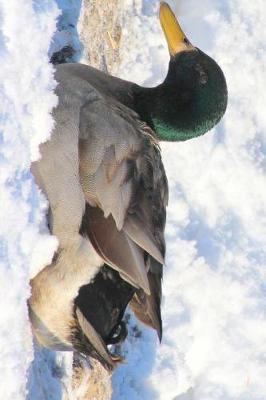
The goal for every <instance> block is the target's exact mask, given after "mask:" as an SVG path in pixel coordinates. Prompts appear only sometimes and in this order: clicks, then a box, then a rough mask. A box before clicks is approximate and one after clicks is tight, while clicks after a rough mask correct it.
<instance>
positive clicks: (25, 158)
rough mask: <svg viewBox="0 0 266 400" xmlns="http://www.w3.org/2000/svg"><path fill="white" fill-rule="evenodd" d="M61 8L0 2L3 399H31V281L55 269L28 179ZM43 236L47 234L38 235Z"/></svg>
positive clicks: (45, 133) (49, 103) (46, 102)
mask: <svg viewBox="0 0 266 400" xmlns="http://www.w3.org/2000/svg"><path fill="white" fill-rule="evenodd" d="M57 14H58V10H57V8H56V7H55V4H54V3H51V2H48V1H47V2H46V1H39V2H38V1H36V2H34V4H33V3H32V1H31V0H24V1H23V3H21V1H19V0H8V1H6V0H0V22H1V24H0V27H1V31H0V63H1V68H0V104H1V108H0V170H1V174H0V204H1V207H0V304H1V312H0V351H1V363H0V377H1V379H0V399H3V400H21V399H24V398H25V396H26V373H27V369H28V366H29V364H30V361H31V359H32V355H33V353H32V339H31V332H30V325H29V323H28V312H27V302H26V301H27V298H28V297H29V294H30V289H29V278H30V277H31V276H33V275H34V274H35V273H36V272H37V271H38V269H39V268H41V267H43V266H44V265H45V263H47V262H49V261H50V259H51V257H52V255H53V251H54V249H55V248H56V240H55V238H52V237H50V235H48V233H47V232H45V228H44V224H43V218H44V214H45V209H46V201H45V200H44V198H43V197H42V196H41V195H40V193H39V190H38V189H37V188H36V186H35V184H34V182H33V179H32V177H31V175H30V172H29V167H30V162H31V161H32V160H35V159H36V158H37V157H38V154H39V150H38V144H39V143H40V142H43V141H45V140H46V139H47V138H48V137H49V133H50V131H51V128H52V125H53V121H52V118H51V116H50V111H51V109H52V107H53V106H54V105H55V104H56V97H55V95H54V94H53V93H52V90H53V88H54V87H55V82H54V80H53V72H52V68H51V65H48V57H47V51H48V48H49V45H50V41H51V37H52V34H53V32H54V30H55V19H56V16H57ZM40 228H41V229H42V230H43V232H41V231H39V229H40Z"/></svg>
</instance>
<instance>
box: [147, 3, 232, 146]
mask: <svg viewBox="0 0 266 400" xmlns="http://www.w3.org/2000/svg"><path fill="white" fill-rule="evenodd" d="M160 21H161V25H162V28H163V31H164V34H165V36H166V40H167V43H168V47H169V52H170V62H169V69H168V73H167V76H166V79H165V81H164V82H163V83H162V84H161V85H159V86H157V87H156V88H153V89H151V91H152V92H151V94H152V96H149V105H148V106H147V108H146V111H147V113H148V115H149V116H148V118H149V122H150V123H151V124H152V126H153V128H154V130H155V132H156V135H157V136H158V138H159V139H160V140H164V141H180V140H187V139H191V138H193V137H196V136H200V135H203V134H204V133H206V132H207V131H209V130H210V129H211V128H213V127H214V126H215V125H216V124H217V123H218V122H219V121H220V119H221V118H222V116H223V115H224V113H225V110H226V106H227V87H226V81H225V77H224V74H223V72H222V70H221V68H220V67H219V66H218V64H217V63H216V62H215V61H214V60H213V59H212V58H210V57H209V56H207V54H205V53H203V52H202V51H201V50H199V49H197V48H196V47H194V46H193V45H192V44H191V43H190V42H189V40H188V39H187V38H186V36H185V34H184V33H183V31H182V29H181V28H180V25H179V24H178V22H177V20H176V18H175V16H174V14H173V12H172V11H171V9H170V7H169V6H168V5H167V4H166V3H164V2H163V3H161V5H160ZM147 100H148V99H147V98H146V101H147Z"/></svg>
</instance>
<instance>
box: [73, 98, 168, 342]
mask: <svg viewBox="0 0 266 400" xmlns="http://www.w3.org/2000/svg"><path fill="white" fill-rule="evenodd" d="M79 155H80V180H81V185H82V188H83V191H84V194H85V199H86V202H87V204H88V207H87V208H86V212H85V216H84V218H83V226H82V227H81V232H82V233H83V234H87V235H88V236H89V238H90V240H91V242H92V244H93V246H94V247H95V249H96V250H97V252H98V253H99V254H100V255H101V257H102V258H103V259H104V260H105V262H106V264H108V265H109V266H111V267H112V268H114V269H116V270H117V271H118V272H119V273H120V275H121V277H122V278H123V279H124V280H126V281H127V282H129V283H130V284H131V285H133V286H135V287H136V288H137V289H138V290H137V293H136V295H135V297H134V300H133V305H132V307H133V309H134V302H138V304H139V305H140V306H139V308H138V311H135V312H136V315H137V317H139V319H140V320H142V321H144V322H146V323H149V324H150V325H152V326H153V327H154V328H155V329H157V331H158V334H159V336H161V317H160V299H161V278H162V264H163V262H164V253H165V243H164V227H165V207H166V204H167V201H168V187H167V180H166V176H165V172H164V168H163V165H162V161H161V156H160V150H159V147H158V144H157V143H156V141H155V139H154V138H153V136H152V133H151V131H150V129H149V128H148V127H147V126H146V125H145V124H143V122H141V121H140V120H139V117H138V115H137V114H136V113H134V112H133V111H132V110H130V109H128V108H127V107H125V106H123V105H121V104H120V103H115V102H114V101H111V100H110V101H108V99H103V98H100V97H99V98H97V99H96V100H94V102H90V103H89V104H87V105H84V107H83V108H82V110H81V114H80V140H79ZM135 310H136V307H135Z"/></svg>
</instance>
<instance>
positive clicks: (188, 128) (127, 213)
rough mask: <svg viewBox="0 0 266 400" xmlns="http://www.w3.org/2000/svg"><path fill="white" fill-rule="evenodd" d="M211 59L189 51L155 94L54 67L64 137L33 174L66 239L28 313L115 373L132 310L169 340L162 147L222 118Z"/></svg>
mask: <svg viewBox="0 0 266 400" xmlns="http://www.w3.org/2000/svg"><path fill="white" fill-rule="evenodd" d="M165 7H166V5H165V4H162V6H161V9H162V12H163V13H164V12H165ZM166 12H167V13H168V12H169V11H168V9H166ZM167 15H168V14H167ZM163 16H164V14H163ZM169 48H170V47H169ZM191 52H192V53H191ZM202 54H203V53H201V52H199V51H198V50H197V49H196V48H193V47H192V46H191V45H190V44H189V43H188V44H186V48H185V50H184V46H183V45H182V46H181V52H180V54H177V55H176V56H175V58H171V61H170V66H169V73H168V75H167V77H166V79H165V81H164V83H163V84H162V85H159V86H158V87H157V88H150V89H146V88H141V87H140V86H138V85H136V84H134V83H131V82H127V81H123V80H121V79H118V78H115V77H111V76H110V75H106V74H105V73H103V72H100V71H98V70H95V69H94V68H92V67H88V66H85V65H82V64H63V65H58V66H57V67H56V73H55V78H56V80H57V82H58V86H57V88H56V94H57V96H58V106H57V107H56V109H55V111H54V119H55V128H54V131H53V134H52V137H51V139H50V141H49V142H47V143H45V144H43V145H41V148H40V150H41V155H42V158H41V160H39V161H38V162H35V163H33V165H32V172H33V174H34V176H35V179H36V182H37V183H38V185H39V186H40V188H41V189H42V190H43V191H44V193H45V194H46V196H47V198H48V200H49V205H50V213H49V225H50V230H51V232H52V233H53V234H54V235H56V236H57V238H58V240H59V248H58V252H57V255H56V257H55V258H54V260H53V263H52V265H50V266H47V267H46V268H45V269H44V270H43V271H41V272H40V273H39V274H38V275H37V276H36V277H35V278H34V280H33V281H32V296H31V299H30V302H29V304H30V314H31V320H32V324H33V328H34V331H35V335H36V337H37V339H38V341H39V342H40V343H41V344H43V345H44V346H47V347H52V348H55V349H63V350H71V349H76V350H77V351H79V352H81V353H84V354H89V355H92V356H93V357H96V358H98V359H99V360H100V361H101V362H102V363H103V364H104V365H105V366H106V367H108V368H112V367H113V366H114V364H115V361H116V360H117V359H116V357H115V356H112V355H111V354H110V353H109V352H108V350H107V344H108V343H112V342H113V341H114V340H115V339H114V336H115V335H116V333H117V332H116V331H117V329H118V330H119V329H120V331H121V332H122V333H120V334H118V336H121V337H122V336H124V333H123V331H124V329H123V324H121V319H122V317H123V314H124V311H125V308H126V306H127V304H128V303H129V302H130V304H131V307H132V309H133V311H134V312H135V314H136V316H137V317H138V318H139V319H140V320H141V321H142V322H144V323H146V324H148V325H150V326H152V327H153V328H154V329H156V330H157V333H158V336H159V338H161V335H162V324H161V314H160V302H161V279H162V266H163V263H164V255H165V242H164V227H165V209H166V205H167V201H168V186H167V179H166V176H165V172H164V168H163V164H162V161H161V155H160V149H159V146H158V139H161V140H184V139H188V138H190V137H192V136H193V134H194V136H198V135H200V134H203V133H205V132H206V131H207V130H208V129H210V128H211V127H212V126H214V125H215V124H216V123H217V122H218V121H219V119H220V118H221V116H222V115H223V113H224V111H225V107H226V85H225V80H224V77H223V74H222V72H221V70H220V69H219V67H218V66H217V64H215V63H214V62H213V61H210V59H209V58H208V57H207V56H205V55H202ZM175 65H177V66H176V67H175ZM194 69H195V71H194ZM186 76H190V77H191V80H190V81H189V82H188V83H186ZM217 77H218V78H219V79H218V78H217ZM217 79H218V81H217ZM175 80H177V89H178V91H176V88H175V87H173V82H174V81H175ZM208 81H209V83H208V84H207V82H208ZM217 82H218V83H217ZM216 83H217V89H216V87H215V85H216ZM210 88H211V89H210ZM211 95H212V96H211ZM211 99H212V100H213V101H212V102H211ZM206 108H207V109H206ZM208 110H209V112H208ZM189 115H191V116H193V115H194V117H193V118H194V119H192V118H189ZM185 117H186V118H185ZM175 135H176V136H175Z"/></svg>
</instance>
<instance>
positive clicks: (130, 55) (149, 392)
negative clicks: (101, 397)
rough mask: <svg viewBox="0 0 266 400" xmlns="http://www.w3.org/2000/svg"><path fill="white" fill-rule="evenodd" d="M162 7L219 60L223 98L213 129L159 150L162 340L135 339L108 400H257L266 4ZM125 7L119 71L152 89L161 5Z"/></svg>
mask: <svg viewBox="0 0 266 400" xmlns="http://www.w3.org/2000/svg"><path fill="white" fill-rule="evenodd" d="M133 3H134V4H133ZM169 3H170V4H171V5H172V6H173V8H174V9H175V10H177V5H178V12H177V15H181V18H180V21H181V25H182V26H183V27H184V30H185V32H186V33H187V35H188V37H189V38H190V39H191V41H192V43H194V44H195V45H196V46H198V47H200V48H201V49H202V50H203V51H206V52H208V53H209V54H211V55H213V56H215V58H216V59H218V61H219V63H220V64H221V66H222V68H223V70H224V72H225V74H226V77H227V82H228V87H229V99H230V101H229V106H228V111H227V114H226V118H225V119H224V121H223V123H221V124H220V125H219V126H218V127H217V128H216V129H215V130H214V131H213V132H211V133H209V134H207V135H205V136H204V137H202V138H198V139H195V140H193V141H189V142H185V143H178V144H164V145H163V146H162V147H163V158H164V163H165V166H166V172H167V175H168V178H169V184H170V205H169V208H168V224H167V231H166V234H167V246H168V247H167V250H168V251H167V266H166V268H165V278H164V285H163V293H164V301H163V321H164V337H163V343H162V345H161V346H159V345H158V344H157V343H155V336H151V334H149V336H147V333H146V331H144V333H143V335H142V337H141V338H140V341H136V340H133V342H132V339H131V342H129V344H127V345H126V351H127V348H128V346H130V347H131V348H130V352H131V353H130V354H129V355H128V357H127V360H128V364H127V365H126V369H125V366H122V367H121V368H119V369H118V370H117V372H116V373H115V375H114V378H113V383H114V396H113V399H115V400H122V399H129V398H130V399H131V400H137V399H138V400H140V399H141V400H148V399H149V400H150V399H161V400H192V399H193V400H216V399H217V400H250V399H252V400H263V399H265V397H266V379H265V376H266V359H265V343H266V296H265V293H266V290H265V260H266V257H265V248H266V246H265V245H266V235H265V233H266V232H265V230H266V223H265V222H266V218H265V217H266V208H265V204H266V190H265V187H266V174H265V171H266V169H265V152H266V151H265V149H266V147H265V139H266V134H265V132H266V118H265V110H264V108H265V107H264V105H265V103H266V98H265V96H266V94H265V85H264V83H263V82H264V81H265V68H266V67H265V66H266V52H265V43H266V28H265V18H266V7H265V4H264V3H263V1H257V2H255V3H254V2H253V3H252V2H248V1H243V0H230V1H229V0H228V1H222V0H215V1H209V0H205V1H203V2H201V3H200V6H199V3H198V1H196V0H189V1H185V0H184V1H178V2H177V1H176V2H175V1H169ZM127 7H128V8H127V10H128V11H127V15H126V17H125V21H124V25H125V32H126V34H127V35H128V37H129V38H130V39H129V40H127V38H128V37H124V40H123V45H124V58H123V63H122V66H121V70H120V76H123V77H124V78H126V79H129V80H133V81H137V82H139V83H144V84H146V85H153V84H155V83H158V82H160V81H161V80H162V79H163V77H164V74H165V71H166V69H167V59H168V55H167V50H166V46H165V43H164V39H163V35H162V32H161V30H160V27H159V22H158V17H157V11H158V2H157V1H150V0H143V1H141V0H138V1H134V2H133V1H132V0H127ZM132 10H133V11H132ZM132 12H133V15H132ZM132 353H134V355H133V356H132Z"/></svg>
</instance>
